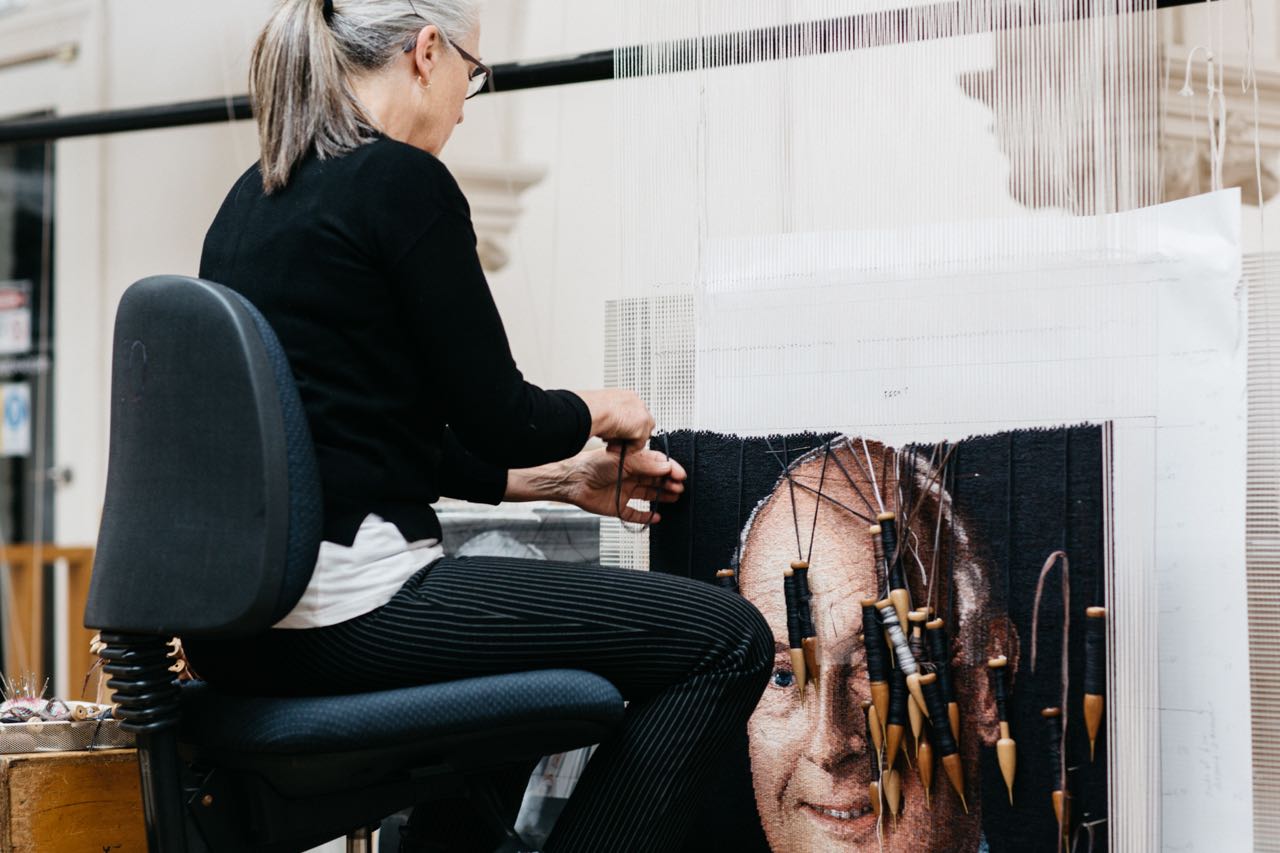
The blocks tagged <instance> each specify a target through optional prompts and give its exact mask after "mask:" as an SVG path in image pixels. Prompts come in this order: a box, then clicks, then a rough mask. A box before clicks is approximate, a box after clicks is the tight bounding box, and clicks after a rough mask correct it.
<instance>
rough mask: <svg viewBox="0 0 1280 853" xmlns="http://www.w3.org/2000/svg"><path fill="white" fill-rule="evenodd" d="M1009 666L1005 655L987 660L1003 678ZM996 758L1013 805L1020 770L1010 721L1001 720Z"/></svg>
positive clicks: (1001, 689)
mask: <svg viewBox="0 0 1280 853" xmlns="http://www.w3.org/2000/svg"><path fill="white" fill-rule="evenodd" d="M1008 666H1009V659H1008V658H1007V657H1005V656H1004V655H1000V656H999V657H994V658H992V659H991V660H989V661H987V667H988V668H989V669H991V670H992V671H993V672H995V675H996V678H999V679H1001V684H1002V685H1003V683H1004V682H1003V679H1004V677H1005V672H1006V670H1007V667H1008ZM1000 694H1001V695H1002V696H1003V694H1004V688H1003V686H1002V687H1001V688H1000ZM996 758H997V759H998V760H999V762H1000V775H1001V776H1003V777H1004V786H1005V788H1007V789H1008V791H1009V805H1013V779H1014V776H1015V775H1016V774H1017V770H1018V745H1017V744H1016V743H1014V741H1013V736H1012V734H1010V732H1009V721H1008V720H1001V721H1000V739H999V740H997V741H996Z"/></svg>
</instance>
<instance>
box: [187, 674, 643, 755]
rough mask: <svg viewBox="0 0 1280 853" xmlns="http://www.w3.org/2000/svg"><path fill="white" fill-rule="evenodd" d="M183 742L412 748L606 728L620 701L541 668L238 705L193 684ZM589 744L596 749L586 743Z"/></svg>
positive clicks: (576, 678)
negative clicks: (528, 731)
mask: <svg viewBox="0 0 1280 853" xmlns="http://www.w3.org/2000/svg"><path fill="white" fill-rule="evenodd" d="M182 693H183V696H182V730H181V739H182V740H183V741H184V742H186V743H191V744H194V745H197V746H199V747H202V748H206V749H214V750H226V751H231V752H236V753H241V754H245V753H250V754H251V753H266V754H274V755H304V754H309V753H336V752H351V751H355V750H370V749H378V748H380V747H391V746H396V745H404V746H406V747H407V746H411V745H414V744H422V743H424V742H430V741H433V740H448V739H453V738H457V737H458V736H465V735H468V734H472V733H474V734H477V735H483V734H484V733H485V732H491V731H492V732H500V731H504V730H515V729H520V728H521V727H526V728H527V727H528V726H530V725H534V726H537V725H538V724H539V723H545V724H547V725H548V726H551V727H555V728H563V727H565V726H566V725H567V726H573V725H575V724H580V725H581V727H582V728H583V729H584V730H589V731H591V730H594V731H601V730H605V731H607V730H609V729H611V728H612V727H613V726H615V725H617V723H618V722H619V721H620V720H621V719H622V710H623V702H622V696H621V695H619V693H618V691H617V689H616V688H615V687H614V686H613V685H612V684H610V683H609V682H608V681H606V680H605V679H603V678H601V677H599V676H597V675H593V674H591V673H588V672H578V671H574V670H541V671H536V672H519V673H511V674H508V675H493V676H485V677H482V678H468V679H461V680H458V681H447V682H443V683H439V684H430V685H425V686H421V687H405V688H400V689H396V690H383V691H379V692H376V693H357V694H352V695H346V696H306V697H290V698H270V697H242V696H230V695H227V694H224V693H219V692H218V691H217V690H215V689H213V688H212V687H210V686H209V685H207V684H203V683H199V682H191V683H189V684H188V685H187V686H186V687H185V688H184V690H183V691H182ZM588 742H590V741H588Z"/></svg>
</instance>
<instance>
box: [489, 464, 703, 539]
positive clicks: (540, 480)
mask: <svg viewBox="0 0 1280 853" xmlns="http://www.w3.org/2000/svg"><path fill="white" fill-rule="evenodd" d="M619 456H620V449H612V448H611V449H607V450H606V449H602V450H586V451H583V452H582V453H579V454H578V455H577V456H575V457H573V458H572V459H566V460H565V461H564V462H556V463H553V464H551V465H543V466H542V467H540V468H528V469H525V470H521V471H511V472H510V473H509V474H508V475H507V494H506V498H507V500H511V501H533V500H551V501H563V502H564V503H570V504H573V505H574V506H576V507H578V508H580V509H584V510H586V511H587V512H591V513H595V514H596V515H604V516H610V517H618V511H619V509H621V512H622V515H621V516H620V517H621V518H622V520H623V521H629V522H633V523H635V524H644V523H645V522H648V521H649V520H650V513H649V512H648V511H646V510H640V509H635V508H633V507H630V506H628V502H629V501H632V500H645V501H651V502H654V503H672V502H674V501H675V500H677V499H678V498H679V497H680V495H681V494H682V493H683V492H684V481H685V479H686V478H687V475H686V474H685V470H684V468H682V467H681V466H680V463H679V462H676V461H674V460H669V459H667V457H666V456H665V455H664V454H662V453H659V452H657V451H656V450H643V449H642V450H628V451H627V455H626V459H625V461H624V463H623V469H622V494H621V497H619V495H618V459H619ZM660 520H661V516H660V515H659V514H657V513H656V512H655V513H654V514H653V519H652V521H653V523H657V522H658V521H660Z"/></svg>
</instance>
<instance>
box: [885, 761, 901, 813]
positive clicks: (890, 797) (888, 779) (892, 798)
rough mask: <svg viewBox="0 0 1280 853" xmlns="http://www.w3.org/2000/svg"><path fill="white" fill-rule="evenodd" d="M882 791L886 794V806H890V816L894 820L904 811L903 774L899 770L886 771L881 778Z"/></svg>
mask: <svg viewBox="0 0 1280 853" xmlns="http://www.w3.org/2000/svg"><path fill="white" fill-rule="evenodd" d="M880 789H881V791H882V793H883V794H884V800H885V804H886V805H888V806H889V814H891V815H893V817H894V820H897V818H898V812H899V811H900V810H901V809H902V774H900V773H899V772H898V771H897V770H886V771H884V775H883V776H881V777H880Z"/></svg>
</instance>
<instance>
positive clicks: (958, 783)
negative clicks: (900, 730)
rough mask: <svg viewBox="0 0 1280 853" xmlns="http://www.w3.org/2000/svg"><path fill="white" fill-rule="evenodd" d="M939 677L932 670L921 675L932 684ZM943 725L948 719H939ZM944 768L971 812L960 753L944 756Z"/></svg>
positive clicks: (966, 811) (961, 801) (966, 812)
mask: <svg viewBox="0 0 1280 853" xmlns="http://www.w3.org/2000/svg"><path fill="white" fill-rule="evenodd" d="M937 679H938V675H937V673H934V672H930V673H927V674H925V675H922V676H920V680H921V682H923V683H924V684H928V685H932V684H933V683H934V682H936V681H937ZM939 722H940V723H941V724H942V725H947V721H939ZM944 748H945V744H944ZM942 769H943V770H944V771H945V772H946V774H947V779H948V780H950V782H951V787H952V788H955V790H956V794H957V795H959V797H960V805H961V806H963V807H964V813H965V814H968V813H969V802H968V800H966V799H965V796H964V767H963V765H962V764H961V762H960V754H959V753H958V752H952V753H950V754H949V755H943V756H942Z"/></svg>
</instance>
